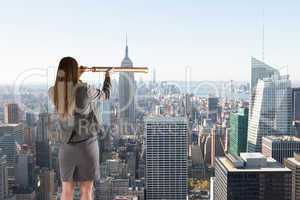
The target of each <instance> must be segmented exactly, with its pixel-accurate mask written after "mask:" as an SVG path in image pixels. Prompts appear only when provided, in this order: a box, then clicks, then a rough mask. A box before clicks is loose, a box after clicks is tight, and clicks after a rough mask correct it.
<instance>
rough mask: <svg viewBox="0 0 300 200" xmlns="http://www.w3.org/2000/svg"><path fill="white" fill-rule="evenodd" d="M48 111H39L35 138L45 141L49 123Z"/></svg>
mask: <svg viewBox="0 0 300 200" xmlns="http://www.w3.org/2000/svg"><path fill="white" fill-rule="evenodd" d="M49 120H50V115H49V113H40V114H39V119H38V121H37V140H38V141H46V140H48V125H49V124H50V122H49Z"/></svg>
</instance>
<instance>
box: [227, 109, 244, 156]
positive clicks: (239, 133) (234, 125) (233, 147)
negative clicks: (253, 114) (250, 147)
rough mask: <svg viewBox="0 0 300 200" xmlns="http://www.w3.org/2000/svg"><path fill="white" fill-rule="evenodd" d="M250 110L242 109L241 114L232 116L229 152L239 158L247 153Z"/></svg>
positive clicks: (232, 114)
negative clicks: (242, 153) (243, 153)
mask: <svg viewBox="0 0 300 200" xmlns="http://www.w3.org/2000/svg"><path fill="white" fill-rule="evenodd" d="M248 114H249V109H248V108H240V109H239V112H237V113H231V114H230V119H229V121H230V129H229V152H230V153H231V154H234V155H237V156H239V155H240V153H241V152H246V151H247V135H248Z"/></svg>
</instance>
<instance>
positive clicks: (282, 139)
mask: <svg viewBox="0 0 300 200" xmlns="http://www.w3.org/2000/svg"><path fill="white" fill-rule="evenodd" d="M264 139H267V140H270V141H271V142H291V141H295V142H300V138H299V137H296V136H290V135H281V136H277V135H271V136H266V137H264Z"/></svg>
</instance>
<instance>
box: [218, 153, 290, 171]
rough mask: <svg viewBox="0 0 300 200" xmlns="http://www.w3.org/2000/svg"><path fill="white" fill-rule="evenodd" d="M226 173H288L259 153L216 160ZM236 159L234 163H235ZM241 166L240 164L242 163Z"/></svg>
mask: <svg viewBox="0 0 300 200" xmlns="http://www.w3.org/2000/svg"><path fill="white" fill-rule="evenodd" d="M218 159H219V160H220V161H221V162H222V164H223V165H224V167H225V168H226V169H227V171H228V172H289V171H290V170H289V169H288V168H286V167H281V166H280V165H279V164H278V163H277V162H276V161H275V160H274V159H267V158H266V157H265V156H264V155H263V154H261V153H241V156H240V157H232V156H227V157H219V158H218ZM235 159H236V161H235ZM241 162H242V163H243V164H242V163H241Z"/></svg>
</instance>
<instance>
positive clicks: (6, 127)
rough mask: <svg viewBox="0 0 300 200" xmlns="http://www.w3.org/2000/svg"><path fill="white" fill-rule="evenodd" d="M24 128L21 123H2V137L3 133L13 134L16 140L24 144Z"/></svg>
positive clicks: (0, 131)
mask: <svg viewBox="0 0 300 200" xmlns="http://www.w3.org/2000/svg"><path fill="white" fill-rule="evenodd" d="M23 134H24V128H23V125H22V124H21V123H20V124H0V137H1V136H3V135H11V136H12V137H14V139H15V140H16V142H18V143H19V144H22V143H23V142H24V138H23V136H24V135H23Z"/></svg>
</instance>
